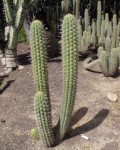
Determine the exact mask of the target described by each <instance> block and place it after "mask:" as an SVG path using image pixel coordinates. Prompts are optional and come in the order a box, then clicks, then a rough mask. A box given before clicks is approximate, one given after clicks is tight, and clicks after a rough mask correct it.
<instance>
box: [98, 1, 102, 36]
mask: <svg viewBox="0 0 120 150" xmlns="http://www.w3.org/2000/svg"><path fill="white" fill-rule="evenodd" d="M101 21H102V15H101V1H98V7H97V36H98V38H99V37H100V32H101Z"/></svg>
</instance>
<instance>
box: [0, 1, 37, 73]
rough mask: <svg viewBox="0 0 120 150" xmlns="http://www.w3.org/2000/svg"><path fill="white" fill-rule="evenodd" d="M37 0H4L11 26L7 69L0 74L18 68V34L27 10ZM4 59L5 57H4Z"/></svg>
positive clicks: (6, 53)
mask: <svg viewBox="0 0 120 150" xmlns="http://www.w3.org/2000/svg"><path fill="white" fill-rule="evenodd" d="M35 2H37V0H11V1H10V0H3V4H4V11H5V18H6V22H7V24H8V26H9V34H8V43H7V47H6V49H5V56H4V55H3V57H4V59H5V61H4V62H5V64H3V65H4V66H5V67H6V71H5V72H2V73H0V76H3V75H7V74H9V73H10V72H11V71H12V70H13V68H17V66H18V62H17V41H18V34H19V31H20V29H21V28H22V25H23V22H24V17H25V11H26V9H27V8H28V7H29V6H30V4H33V3H35ZM2 59H3V58H2Z"/></svg>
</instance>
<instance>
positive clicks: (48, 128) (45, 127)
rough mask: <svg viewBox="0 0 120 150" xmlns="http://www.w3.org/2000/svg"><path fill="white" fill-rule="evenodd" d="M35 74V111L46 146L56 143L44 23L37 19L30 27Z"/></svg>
mask: <svg viewBox="0 0 120 150" xmlns="http://www.w3.org/2000/svg"><path fill="white" fill-rule="evenodd" d="M30 35H31V37H30V44H31V51H32V52H31V54H32V66H33V75H34V81H35V88H36V92H37V94H36V96H35V111H36V116H37V123H38V129H39V131H40V135H41V136H42V138H43V140H44V142H45V144H46V146H48V147H49V146H52V145H53V144H54V135H53V132H52V117H51V105H50V98H49V88H48V77H47V56H46V53H47V52H46V46H45V39H44V38H45V37H44V27H43V24H42V23H41V22H40V21H38V20H35V21H33V22H32V24H31V28H30Z"/></svg>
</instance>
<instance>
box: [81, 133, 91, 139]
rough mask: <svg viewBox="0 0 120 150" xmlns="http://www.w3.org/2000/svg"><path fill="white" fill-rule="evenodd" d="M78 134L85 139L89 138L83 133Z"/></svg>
mask: <svg viewBox="0 0 120 150" xmlns="http://www.w3.org/2000/svg"><path fill="white" fill-rule="evenodd" d="M80 136H81V138H83V139H85V140H89V138H88V137H87V136H86V135H84V134H81V135H80Z"/></svg>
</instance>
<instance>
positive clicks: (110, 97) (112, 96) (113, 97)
mask: <svg viewBox="0 0 120 150" xmlns="http://www.w3.org/2000/svg"><path fill="white" fill-rule="evenodd" d="M107 98H108V100H110V101H111V102H116V101H117V100H118V97H117V94H114V93H111V92H108V93H107Z"/></svg>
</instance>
